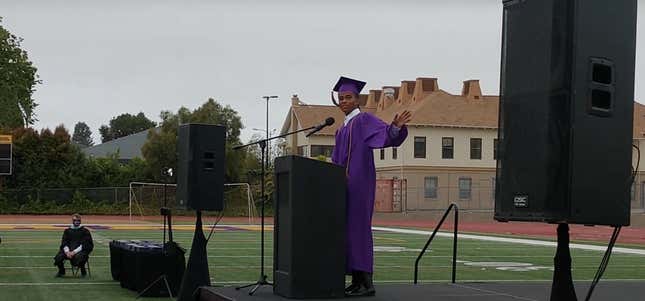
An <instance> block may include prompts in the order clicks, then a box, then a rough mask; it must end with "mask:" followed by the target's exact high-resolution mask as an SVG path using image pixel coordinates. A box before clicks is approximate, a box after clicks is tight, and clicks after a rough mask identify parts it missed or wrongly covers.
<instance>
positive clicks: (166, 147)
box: [142, 98, 246, 182]
mask: <svg viewBox="0 0 645 301" xmlns="http://www.w3.org/2000/svg"><path fill="white" fill-rule="evenodd" d="M160 116H161V120H162V121H161V130H160V131H150V132H149V133H148V140H147V141H146V143H145V144H144V145H143V149H142V153H143V157H144V158H145V160H146V162H147V163H148V166H149V168H150V170H149V171H150V176H151V177H153V178H155V179H158V180H160V179H161V170H162V168H165V167H170V168H173V169H174V170H176V169H177V131H178V128H179V125H180V124H184V123H191V122H192V123H205V124H217V125H223V126H225V127H226V176H225V179H226V181H228V182H235V181H239V179H240V175H241V174H243V167H244V165H245V164H244V163H245V159H246V152H245V151H234V150H233V149H232V146H234V145H239V144H240V131H241V129H242V128H243V126H242V119H241V118H240V116H239V115H238V113H237V112H236V111H235V110H233V109H232V108H231V107H230V106H222V105H221V104H219V103H217V102H216V101H215V100H213V99H212V98H209V99H208V101H207V102H206V103H204V104H203V105H202V106H201V107H199V108H197V109H196V110H194V111H192V112H191V111H190V110H189V109H187V108H184V107H182V108H180V109H179V110H178V111H177V113H176V114H174V113H172V112H169V111H163V112H161V114H160Z"/></svg>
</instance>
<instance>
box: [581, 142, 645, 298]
mask: <svg viewBox="0 0 645 301" xmlns="http://www.w3.org/2000/svg"><path fill="white" fill-rule="evenodd" d="M632 147H633V148H635V149H636V158H637V159H636V168H634V167H633V166H632V175H631V178H630V179H629V181H628V183H629V185H628V186H627V187H628V189H630V191H631V188H632V185H634V181H635V180H636V176H637V175H638V168H639V166H640V162H641V151H640V148H639V147H638V146H637V145H635V144H632ZM630 195H631V193H630ZM621 229H622V227H621V226H618V227H614V232H613V233H612V235H611V239H610V240H609V245H607V250H606V251H605V255H604V256H603V257H602V260H601V262H600V266H598V270H597V271H596V274H595V275H594V278H593V281H592V282H591V286H589V291H588V292H587V297H586V298H585V300H586V301H589V300H590V299H591V295H592V294H593V291H594V289H595V288H596V285H597V284H598V282H600V278H602V275H603V274H604V273H605V270H606V269H607V266H608V265H609V259H610V258H611V252H612V251H613V249H614V245H615V244H616V241H617V240H618V235H620V230H621Z"/></svg>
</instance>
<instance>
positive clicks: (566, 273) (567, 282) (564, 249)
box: [550, 223, 578, 301]
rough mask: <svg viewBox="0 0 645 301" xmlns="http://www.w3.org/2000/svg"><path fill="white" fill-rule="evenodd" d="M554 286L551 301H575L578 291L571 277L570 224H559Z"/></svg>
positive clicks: (554, 260)
mask: <svg viewBox="0 0 645 301" xmlns="http://www.w3.org/2000/svg"><path fill="white" fill-rule="evenodd" d="M553 264H554V268H555V269H554V270H553V284H552V285H551V299H550V300H551V301H575V300H578V298H577V297H576V289H575V288H574V286H573V279H572V277H571V253H570V252H569V224H566V223H563V224H558V247H557V249H556V251H555V257H554V258H553Z"/></svg>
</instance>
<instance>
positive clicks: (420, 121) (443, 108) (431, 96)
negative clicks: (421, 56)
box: [282, 78, 645, 139]
mask: <svg viewBox="0 0 645 301" xmlns="http://www.w3.org/2000/svg"><path fill="white" fill-rule="evenodd" d="M402 85H403V86H404V87H403V88H404V89H402V87H396V88H398V89H396V90H397V91H400V90H401V89H402V90H403V91H404V93H405V94H406V95H401V94H397V95H395V100H396V101H393V102H392V103H391V104H389V105H387V106H383V105H379V104H381V102H382V101H383V99H379V100H378V101H377V100H376V98H377V97H378V96H382V93H381V90H370V94H373V95H371V98H370V99H369V100H368V101H366V106H361V110H362V111H367V112H370V113H373V114H374V115H376V116H377V117H379V118H381V119H382V120H384V121H385V122H388V123H389V122H391V121H392V120H393V119H394V115H395V114H396V113H399V112H401V111H403V110H404V109H407V110H409V111H411V112H412V121H410V123H409V124H410V125H416V126H441V127H465V128H489V129H496V128H497V127H498V121H497V120H498V118H497V117H498V114H499V96H493V95H482V92H481V88H480V86H479V81H478V80H467V81H464V82H463V89H462V93H461V95H454V94H450V93H448V92H446V91H444V90H441V89H439V86H438V84H437V79H436V78H417V80H416V83H415V82H412V81H403V82H402ZM384 88H386V87H384ZM294 97H296V96H294ZM410 97H412V98H411V99H410ZM381 98H382V97H381ZM295 99H296V101H293V102H292V106H291V110H290V111H289V115H287V119H286V120H285V123H284V126H283V128H282V132H283V133H285V132H286V130H288V129H289V128H290V126H291V124H290V120H291V118H290V116H291V114H292V113H293V114H294V115H295V118H296V120H298V122H299V127H298V128H306V127H309V126H314V125H317V124H319V123H320V122H322V121H323V120H325V118H327V117H330V116H331V117H333V118H334V119H335V120H336V122H335V123H334V125H333V126H330V127H327V128H325V129H323V130H322V131H320V132H318V133H317V134H316V135H334V133H335V132H336V129H338V128H339V127H340V126H341V125H342V121H343V119H344V116H343V113H342V112H341V111H340V110H339V109H338V108H337V107H336V106H331V105H308V104H305V103H303V102H301V101H300V100H299V99H297V97H296V98H295ZM374 106H377V108H374ZM633 136H634V138H642V139H645V105H642V104H640V103H638V102H634V134H633Z"/></svg>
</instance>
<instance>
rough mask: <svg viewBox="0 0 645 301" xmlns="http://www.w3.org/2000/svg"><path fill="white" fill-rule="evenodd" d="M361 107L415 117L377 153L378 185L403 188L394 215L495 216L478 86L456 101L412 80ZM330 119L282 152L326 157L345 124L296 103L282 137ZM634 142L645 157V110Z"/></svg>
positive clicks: (638, 196) (326, 108)
mask: <svg viewBox="0 0 645 301" xmlns="http://www.w3.org/2000/svg"><path fill="white" fill-rule="evenodd" d="M361 100H362V103H361V110H363V111H368V112H371V113H373V114H375V115H376V116H377V117H379V118H381V119H382V120H384V121H386V122H388V123H389V122H391V121H392V119H393V118H394V115H395V114H396V113H398V112H401V111H403V110H404V109H407V110H409V111H411V112H412V113H413V117H412V121H411V122H410V123H409V125H408V139H406V141H405V142H404V143H403V144H402V145H401V146H400V147H399V148H387V149H381V150H375V151H374V161H375V164H376V172H377V178H378V179H382V180H387V179H404V180H405V183H404V185H403V189H402V191H401V192H400V194H401V196H400V203H401V204H400V206H397V205H395V206H394V211H399V209H398V208H400V210H403V211H411V210H432V209H445V208H447V206H448V205H449V204H450V203H451V202H456V203H458V205H459V206H460V208H462V209H468V210H492V209H493V208H494V186H495V165H496V161H495V156H496V146H495V145H496V141H497V140H496V139H497V115H498V107H499V97H498V96H492V95H483V94H482V92H481V88H480V85H479V81H478V80H467V81H465V82H464V83H463V88H462V93H461V94H460V95H453V94H450V93H448V92H446V91H444V90H441V89H440V88H439V85H438V82H437V79H436V78H417V79H416V81H402V82H401V85H400V86H389V87H383V88H382V89H380V90H370V91H369V94H367V95H362V96H361ZM330 116H331V117H333V118H334V119H335V120H336V122H335V124H334V125H333V126H331V127H328V128H325V129H324V130H322V131H320V132H319V133H317V134H315V135H312V136H311V137H309V138H307V137H305V134H301V135H298V136H297V137H294V138H289V139H287V141H286V145H287V149H286V152H287V153H290V154H299V155H303V156H307V157H318V156H320V155H324V156H327V157H329V156H331V151H332V150H333V145H334V134H335V132H336V129H338V128H339V127H340V126H341V125H342V121H343V119H344V115H343V113H342V112H341V111H340V109H338V108H337V107H335V106H333V105H308V104H305V103H303V102H302V101H300V100H299V99H298V97H297V96H296V95H294V97H293V98H292V106H291V109H290V110H289V113H288V115H287V117H286V120H285V122H284V125H283V127H282V132H283V133H285V132H288V131H293V130H296V129H301V128H306V127H309V126H313V125H316V124H319V123H320V122H321V121H323V120H325V118H327V117H330ZM634 136H635V137H634V141H635V144H637V145H641V144H642V147H641V149H642V150H644V151H645V141H644V140H645V106H643V105H641V104H638V103H635V106H634ZM643 158H644V160H645V156H643ZM635 160H636V156H635ZM635 164H636V162H634V165H635ZM636 183H640V184H636V185H634V189H633V193H632V208H634V209H635V210H636V211H638V210H642V209H643V208H645V193H643V191H645V178H643V181H641V180H640V174H639V176H638V178H637V180H636ZM379 187H380V186H379ZM395 190H396V189H395ZM379 191H380V188H377V203H380V201H379V196H378V194H379ZM387 191H388V193H390V192H389V191H391V189H390V190H387ZM395 194H396V192H395ZM394 199H395V202H396V199H397V197H396V196H395V197H394ZM391 207H392V206H390V208H391Z"/></svg>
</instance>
